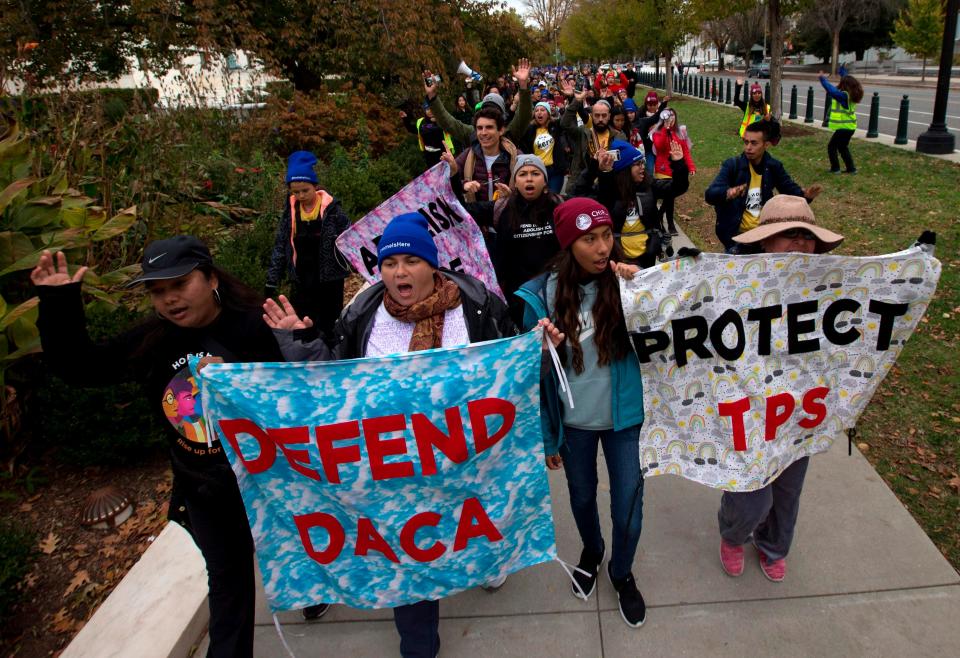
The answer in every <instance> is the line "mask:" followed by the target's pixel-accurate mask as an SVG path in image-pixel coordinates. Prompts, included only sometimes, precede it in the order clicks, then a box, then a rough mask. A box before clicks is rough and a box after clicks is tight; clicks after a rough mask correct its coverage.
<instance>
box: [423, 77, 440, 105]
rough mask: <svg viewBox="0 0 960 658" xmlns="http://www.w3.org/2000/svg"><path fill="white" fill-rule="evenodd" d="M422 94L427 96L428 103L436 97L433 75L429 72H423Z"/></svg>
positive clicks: (435, 84)
mask: <svg viewBox="0 0 960 658" xmlns="http://www.w3.org/2000/svg"><path fill="white" fill-rule="evenodd" d="M428 81H429V82H428ZM423 93H425V94H426V95H427V100H428V101H432V100H433V99H434V97H435V96H436V95H437V83H436V81H435V80H434V79H433V73H431V72H430V71H429V70H425V71H424V72H423Z"/></svg>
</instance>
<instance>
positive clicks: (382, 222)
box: [337, 162, 503, 298]
mask: <svg viewBox="0 0 960 658" xmlns="http://www.w3.org/2000/svg"><path fill="white" fill-rule="evenodd" d="M408 212H418V213H420V214H421V215H423V216H424V217H425V218H426V219H427V223H428V224H429V225H430V233H431V234H432V235H433V239H434V241H435V242H436V243H437V249H438V250H439V252H440V267H445V268H447V269H451V270H456V271H459V272H466V273H467V274H469V275H470V276H473V277H476V278H477V279H480V280H481V281H483V283H484V285H485V286H486V287H487V289H488V290H490V291H491V292H494V293H496V294H497V295H499V296H500V297H501V298H503V292H502V291H501V290H500V286H499V285H497V276H496V274H495V273H494V271H493V264H492V263H491V262H490V255H489V254H488V253H487V246H486V244H485V243H484V241H483V234H482V233H481V232H480V227H478V226H477V224H476V222H474V221H473V217H471V216H470V214H469V213H467V211H466V209H465V208H464V207H463V206H462V205H460V201H458V200H457V197H456V195H454V193H453V188H452V187H450V166H449V165H448V164H447V163H446V162H440V163H438V164H436V165H434V166H433V167H431V168H430V169H429V170H428V171H426V172H424V173H423V175H421V176H420V177H419V178H416V179H414V180H413V181H411V182H410V183H409V184H407V185H406V187H404V188H403V189H402V190H400V191H399V192H397V193H396V194H394V195H393V196H392V197H390V198H389V199H387V200H386V201H384V202H383V203H381V204H380V205H379V206H377V207H376V208H374V209H373V210H372V211H370V212H369V213H368V214H367V215H366V216H365V217H364V218H363V219H361V220H360V221H358V222H357V223H356V224H354V225H353V226H351V227H350V228H348V229H347V230H346V231H344V232H343V233H342V234H341V235H340V237H339V238H337V248H338V249H340V252H341V253H342V254H343V255H344V256H345V257H346V259H347V260H348V261H350V264H351V265H353V267H354V269H356V270H357V271H358V272H359V273H360V275H361V276H362V277H363V278H364V279H366V280H367V281H369V282H370V283H373V282H375V281H378V280H379V279H380V270H379V269H378V268H377V242H378V241H379V240H380V236H381V235H382V234H383V229H384V228H386V226H387V224H388V223H389V222H390V220H391V219H393V218H394V217H396V216H397V215H402V214H403V213H408Z"/></svg>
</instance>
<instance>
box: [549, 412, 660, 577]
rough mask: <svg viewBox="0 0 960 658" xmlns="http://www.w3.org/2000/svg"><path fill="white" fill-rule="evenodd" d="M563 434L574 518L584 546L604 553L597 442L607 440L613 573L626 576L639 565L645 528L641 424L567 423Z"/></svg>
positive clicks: (563, 451) (605, 453) (568, 486)
mask: <svg viewBox="0 0 960 658" xmlns="http://www.w3.org/2000/svg"><path fill="white" fill-rule="evenodd" d="M563 433H564V442H563V445H561V446H560V456H561V457H563V468H564V471H566V474H567V488H568V489H569V491H570V507H572V508H573V519H574V521H576V523H577V530H578V531H579V532H580V539H581V540H582V541H583V545H584V547H585V548H587V549H588V550H590V551H592V552H594V553H597V554H600V553H601V552H603V546H604V543H603V536H602V535H601V534H600V515H599V513H598V511H597V446H598V445H599V444H601V443H602V444H603V455H604V458H605V459H606V461H607V473H608V474H609V476H610V517H611V519H612V520H613V554H612V557H611V558H610V571H611V572H612V575H613V577H614V578H616V579H620V578H625V577H626V576H627V575H628V574H629V573H630V571H631V569H632V568H633V557H634V555H635V554H636V552H637V544H638V543H639V542H640V530H641V528H642V526H643V475H642V474H641V473H640V426H639V425H633V426H632V427H628V428H626V429H622V430H620V431H614V430H612V429H609V430H580V429H576V428H573V427H567V426H566V425H565V426H564V427H563Z"/></svg>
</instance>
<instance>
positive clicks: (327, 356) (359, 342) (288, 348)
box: [274, 268, 517, 361]
mask: <svg viewBox="0 0 960 658" xmlns="http://www.w3.org/2000/svg"><path fill="white" fill-rule="evenodd" d="M440 272H441V273H442V274H443V275H444V276H445V277H447V278H448V279H450V280H451V281H453V282H454V283H456V284H457V287H459V288H460V303H461V304H462V306H463V318H464V322H465V323H466V325H467V334H468V335H469V337H470V342H471V343H477V342H481V341H485V340H494V339H496V338H505V337H507V336H514V335H516V333H517V329H516V327H515V326H514V324H513V322H512V321H511V320H510V317H509V315H508V314H507V307H506V305H505V304H504V303H503V300H502V299H500V298H499V297H497V296H496V295H495V294H493V293H492V292H490V291H489V290H487V289H486V287H485V286H484V285H483V283H482V282H480V281H479V280H478V279H475V278H473V277H472V276H470V275H469V274H464V273H463V272H454V271H452V270H447V269H442V268H441V269H440ZM385 290H386V287H385V286H384V285H383V281H378V282H377V283H375V284H374V285H372V286H370V287H369V288H367V289H366V290H364V291H363V292H362V293H360V294H359V295H357V298H356V299H355V300H354V301H353V303H351V304H350V305H349V306H347V307H346V308H345V309H343V313H341V314H340V319H339V320H337V324H336V326H334V328H333V334H334V339H335V340H336V341H337V342H336V344H335V345H334V347H333V349H330V348H328V347H327V345H326V344H325V343H324V342H323V339H321V338H318V337H317V335H316V331H315V330H314V329H304V330H297V331H292V332H291V331H276V332H274V333H275V335H276V336H277V340H278V341H279V343H280V348H281V349H282V350H283V354H284V356H285V357H286V359H287V361H329V360H335V361H336V360H340V359H358V358H360V357H363V356H365V355H366V353H367V342H368V341H369V339H370V332H371V331H372V330H373V319H374V317H375V316H376V314H377V309H378V308H380V304H382V303H383V293H384V291H385Z"/></svg>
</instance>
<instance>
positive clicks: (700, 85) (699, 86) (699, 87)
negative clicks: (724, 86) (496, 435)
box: [697, 75, 703, 98]
mask: <svg viewBox="0 0 960 658" xmlns="http://www.w3.org/2000/svg"><path fill="white" fill-rule="evenodd" d="M697 77H698V78H699V83H698V84H697V98H703V76H702V75H698V76H697Z"/></svg>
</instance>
